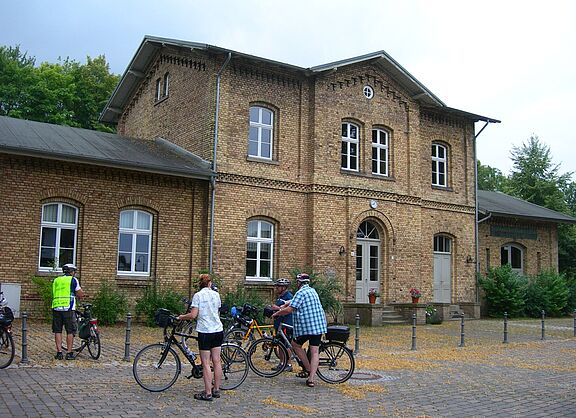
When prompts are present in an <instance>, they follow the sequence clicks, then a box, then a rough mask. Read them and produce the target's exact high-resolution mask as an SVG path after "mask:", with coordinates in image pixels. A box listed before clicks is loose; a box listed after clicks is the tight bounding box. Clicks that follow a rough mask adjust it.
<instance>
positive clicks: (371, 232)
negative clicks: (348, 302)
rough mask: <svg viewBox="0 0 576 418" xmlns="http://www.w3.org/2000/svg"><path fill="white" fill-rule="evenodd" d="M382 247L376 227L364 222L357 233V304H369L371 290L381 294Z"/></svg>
mask: <svg viewBox="0 0 576 418" xmlns="http://www.w3.org/2000/svg"><path fill="white" fill-rule="evenodd" d="M380 246H381V244H380V235H379V233H378V230H377V229H376V225H374V224H373V223H372V222H369V221H364V222H362V224H361V225H360V227H359V228H358V231H357V233H356V303H368V293H370V290H371V289H373V290H374V291H376V292H378V293H379V294H380ZM376 301H377V302H378V301H379V300H378V299H377V300H376Z"/></svg>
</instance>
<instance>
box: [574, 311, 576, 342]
mask: <svg viewBox="0 0 576 418" xmlns="http://www.w3.org/2000/svg"><path fill="white" fill-rule="evenodd" d="M574 336H575V337H576V309H574Z"/></svg>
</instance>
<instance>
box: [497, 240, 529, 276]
mask: <svg viewBox="0 0 576 418" xmlns="http://www.w3.org/2000/svg"><path fill="white" fill-rule="evenodd" d="M513 249H515V250H518V251H520V268H517V267H516V268H515V267H513V266H512V251H513ZM502 250H504V251H506V252H507V258H508V261H507V263H504V264H503V263H502ZM506 264H510V267H511V268H512V271H515V272H516V273H518V274H521V275H523V274H524V249H523V248H522V247H520V246H519V245H515V244H506V245H502V246H501V247H500V265H506Z"/></svg>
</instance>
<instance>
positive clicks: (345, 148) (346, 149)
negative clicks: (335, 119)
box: [340, 122, 360, 172]
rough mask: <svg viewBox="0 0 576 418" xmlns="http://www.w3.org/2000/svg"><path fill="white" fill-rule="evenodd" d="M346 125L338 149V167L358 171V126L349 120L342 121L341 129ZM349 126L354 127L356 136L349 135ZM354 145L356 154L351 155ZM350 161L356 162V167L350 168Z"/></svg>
mask: <svg viewBox="0 0 576 418" xmlns="http://www.w3.org/2000/svg"><path fill="white" fill-rule="evenodd" d="M344 127H346V134H345V135H342V145H341V147H342V148H341V150H340V168H341V169H342V170H347V171H356V172H357V171H359V170H360V167H359V162H360V127H359V126H358V125H356V124H354V123H351V122H342V129H341V131H343V130H344ZM351 127H355V128H356V138H354V137H352V136H351V133H350V132H351ZM353 145H356V155H352V147H353ZM343 160H344V161H343ZM352 161H354V162H355V163H356V168H350V167H351V166H352Z"/></svg>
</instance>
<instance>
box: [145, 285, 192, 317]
mask: <svg viewBox="0 0 576 418" xmlns="http://www.w3.org/2000/svg"><path fill="white" fill-rule="evenodd" d="M182 298H183V295H181V294H180V293H177V292H174V291H173V290H169V289H168V290H165V289H160V288H158V289H155V288H151V287H149V288H147V289H146V291H145V292H144V296H142V298H140V299H138V300H137V301H136V315H137V316H138V317H140V316H141V315H143V316H144V320H145V322H146V325H148V326H150V327H153V326H156V324H155V323H154V314H155V313H156V311H157V310H158V309H160V308H164V309H168V310H169V311H170V312H172V313H174V314H180V313H182V311H183V310H184V304H183V303H182Z"/></svg>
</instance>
